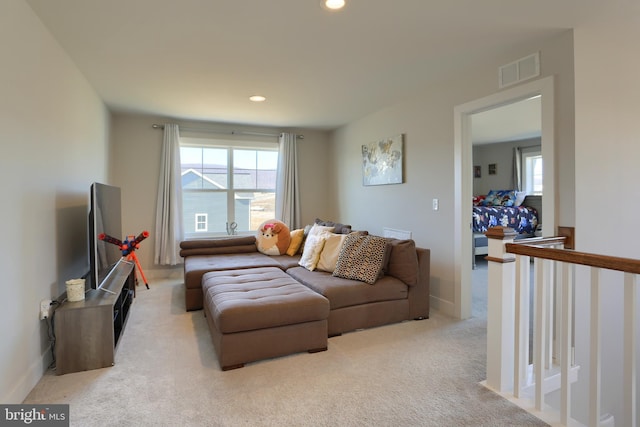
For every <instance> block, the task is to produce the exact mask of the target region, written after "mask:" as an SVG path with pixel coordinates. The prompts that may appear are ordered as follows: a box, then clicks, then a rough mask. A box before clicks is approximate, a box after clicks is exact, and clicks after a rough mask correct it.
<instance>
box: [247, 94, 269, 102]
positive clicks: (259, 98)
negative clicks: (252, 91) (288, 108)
mask: <svg viewBox="0 0 640 427" xmlns="http://www.w3.org/2000/svg"><path fill="white" fill-rule="evenodd" d="M249 99H250V100H251V101H253V102H262V101H266V99H267V98H265V97H264V96H262V95H253V96H250V97H249Z"/></svg>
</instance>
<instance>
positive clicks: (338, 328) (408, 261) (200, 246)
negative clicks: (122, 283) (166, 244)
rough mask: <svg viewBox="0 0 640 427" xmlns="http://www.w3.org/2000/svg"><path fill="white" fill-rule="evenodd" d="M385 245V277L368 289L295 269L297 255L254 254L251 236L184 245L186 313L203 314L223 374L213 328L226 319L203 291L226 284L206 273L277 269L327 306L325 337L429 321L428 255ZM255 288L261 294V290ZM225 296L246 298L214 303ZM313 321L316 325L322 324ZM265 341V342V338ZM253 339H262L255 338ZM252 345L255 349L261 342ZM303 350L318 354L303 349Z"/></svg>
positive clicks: (408, 246) (410, 244) (409, 245)
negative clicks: (410, 322) (422, 320)
mask: <svg viewBox="0 0 640 427" xmlns="http://www.w3.org/2000/svg"><path fill="white" fill-rule="evenodd" d="M389 243H390V246H391V250H390V252H389V256H388V261H387V262H386V266H385V269H384V275H383V276H382V277H380V278H379V279H378V280H377V281H376V282H375V283H374V284H373V285H371V284H367V283H364V282H360V281H357V280H351V279H344V278H340V277H334V276H333V275H332V274H331V273H329V272H324V271H318V270H314V271H309V270H307V269H305V268H304V267H301V266H300V265H299V264H298V261H299V260H300V255H295V256H288V255H280V256H269V255H264V254H262V253H260V252H258V250H257V248H256V245H255V237H254V236H246V237H240V236H234V237H229V238H220V239H205V240H189V241H184V242H182V243H181V245H180V246H181V252H180V254H181V256H182V257H184V283H185V306H186V309H187V310H188V311H190V310H199V309H202V308H203V307H204V308H205V314H206V315H207V320H208V322H209V327H210V329H211V333H212V338H213V340H214V344H216V342H217V344H216V350H217V351H218V358H219V360H220V361H221V366H222V367H223V369H225V365H224V364H223V362H222V359H223V358H224V359H228V358H227V357H226V356H225V355H223V354H222V350H221V349H220V347H219V344H220V343H221V342H222V341H221V340H222V339H223V338H224V333H223V332H222V331H220V329H221V327H220V325H216V324H215V322H216V321H219V320H216V319H218V318H221V317H226V316H227V315H226V314H224V313H223V314H220V310H221V308H220V306H216V302H215V301H214V300H215V298H214V297H213V296H211V295H210V296H209V297H205V298H203V286H204V285H205V282H207V281H209V283H207V285H206V286H205V289H206V292H211V294H212V295H213V294H214V293H215V292H216V291H214V290H212V289H211V288H212V287H213V286H220V285H221V284H223V282H224V280H222V281H221V280H220V279H217V283H212V282H211V281H212V280H213V281H216V279H215V278H214V277H213V276H216V274H212V275H208V276H205V275H206V274H207V273H209V272H225V271H227V272H231V273H232V275H233V277H234V279H233V280H237V279H236V278H237V277H241V276H242V275H243V271H246V273H247V274H252V273H253V272H256V271H259V270H265V271H277V270H274V269H273V268H274V267H275V268H276V269H279V270H280V271H282V272H284V273H286V276H288V277H290V278H292V279H294V281H295V282H296V283H300V284H302V285H304V286H305V287H306V288H308V289H311V290H312V291H314V292H315V293H317V294H319V295H322V296H323V297H324V298H326V299H327V300H328V305H329V313H328V318H327V319H325V320H326V324H327V326H326V328H327V330H326V332H325V337H326V336H329V337H330V336H335V335H340V334H342V333H344V332H349V331H353V330H357V329H363V328H370V327H375V326H381V325H385V324H389V323H396V322H401V321H404V320H411V319H424V318H428V317H429V278H430V277H429V275H430V271H429V270H430V251H429V249H423V248H416V246H415V242H414V241H413V240H394V239H389ZM220 275H222V276H224V273H222V274H217V276H220ZM203 276H204V278H203ZM283 277H284V276H283ZM255 285H256V284H255V283H250V284H246V285H244V284H243V285H241V286H245V288H243V289H242V291H243V292H244V293H246V292H249V291H250V292H254V291H255V289H256V286H255ZM247 286H248V287H247ZM258 288H261V289H263V291H264V287H263V286H258ZM229 295H231V298H237V297H238V295H240V296H243V295H244V294H243V293H240V294H239V293H238V292H235V293H231V294H228V295H225V296H223V297H220V296H218V297H217V298H218V299H219V300H221V301H225V304H227V305H228V298H229ZM285 297H286V296H285ZM206 298H208V300H207V299H206ZM225 298H226V299H225ZM278 298H282V296H278ZM234 303H235V302H234ZM284 309H286V308H284ZM242 310H244V312H245V315H247V314H246V311H247V310H249V309H248V308H246V307H244V308H242ZM216 316H217V317H216ZM317 320H318V321H320V319H317ZM244 333H246V332H243V334H244ZM272 333H273V328H271V329H269V334H272ZM252 334H254V335H256V332H255V331H252ZM263 335H265V336H266V334H263ZM257 337H258V338H263V337H262V336H261V335H260V333H259V332H258V333H257ZM236 339H238V338H237V337H236ZM287 341H290V338H289V339H283V341H282V345H283V346H285V344H286V342H287ZM256 342H258V343H259V342H260V339H258V340H257V341H256ZM239 345H240V344H239V342H238V346H239ZM287 345H288V344H287ZM272 347H278V345H275V346H273V345H272ZM236 350H237V349H236ZM307 350H309V351H311V350H317V349H312V348H307ZM296 351H301V350H300V349H298V350H296ZM280 354H284V353H280ZM252 356H255V355H248V354H245V355H241V356H239V358H237V359H238V360H235V361H234V364H237V366H242V364H243V363H244V362H248V361H252V360H258V359H256V358H255V357H252ZM267 357H268V356H267ZM263 358H264V357H263ZM233 367H236V366H233Z"/></svg>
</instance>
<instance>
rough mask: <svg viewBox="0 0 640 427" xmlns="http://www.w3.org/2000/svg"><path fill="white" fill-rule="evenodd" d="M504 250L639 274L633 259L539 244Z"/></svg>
mask: <svg viewBox="0 0 640 427" xmlns="http://www.w3.org/2000/svg"><path fill="white" fill-rule="evenodd" d="M505 249H506V251H507V252H508V253H511V254H516V255H527V256H532V257H536V258H543V259H549V260H553V261H561V262H568V263H571V264H580V265H586V266H589V267H598V268H606V269H609V270H616V271H623V272H625V273H634V274H640V260H637V259H633V258H621V257H614V256H608V255H598V254H592V253H588V252H577V251H574V250H570V249H556V248H545V247H541V246H540V245H539V244H535V243H533V244H529V243H528V242H521V243H507V244H505Z"/></svg>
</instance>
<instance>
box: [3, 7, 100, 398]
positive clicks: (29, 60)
mask: <svg viewBox="0 0 640 427" xmlns="http://www.w3.org/2000/svg"><path fill="white" fill-rule="evenodd" d="M0 57H1V58H2V66H1V67H0V82H2V85H1V86H0V128H1V129H2V132H3V134H2V155H0V182H2V209H1V210H0V224H2V239H3V250H2V257H0V271H2V283H3V286H2V300H3V304H2V310H0V325H2V333H1V334H2V339H1V340H0V378H1V379H2V380H0V402H2V403H20V402H22V400H23V399H24V397H25V396H26V395H27V394H28V393H29V391H30V390H31V389H32V387H33V386H34V385H35V384H36V383H37V382H38V381H39V380H40V378H41V376H42V374H43V372H44V371H45V370H46V367H47V366H48V365H49V363H50V361H51V355H50V351H49V342H48V339H47V333H46V331H47V328H46V322H43V321H40V320H39V306H40V300H42V299H52V298H56V297H58V296H59V295H60V294H61V293H62V292H64V282H65V280H67V279H70V278H73V277H78V275H82V274H84V273H85V272H86V270H85V269H86V268H87V267H88V263H87V261H86V259H87V258H86V257H87V252H86V249H87V243H86V221H87V205H88V197H89V186H90V184H91V182H92V181H94V180H105V179H106V178H107V175H106V171H107V170H106V165H107V162H108V157H109V153H108V148H107V147H108V144H107V141H108V132H109V115H108V112H107V110H106V108H105V107H104V105H103V103H102V101H101V100H100V98H99V97H98V96H97V94H96V93H95V91H94V90H93V89H92V88H91V87H90V86H89V84H88V83H87V82H86V80H85V79H84V77H83V76H82V75H81V74H80V72H79V71H78V70H77V68H76V67H75V65H74V64H73V63H72V62H71V61H70V60H69V58H68V57H67V55H66V54H65V53H64V51H62V50H61V48H60V47H59V46H58V44H57V43H56V42H55V41H54V40H53V38H52V37H51V36H50V35H49V33H48V32H47V30H46V29H45V28H44V27H43V25H42V24H41V22H40V21H39V20H38V18H37V17H36V16H35V14H34V13H33V12H32V10H31V9H30V7H29V6H28V5H27V4H26V3H25V2H24V1H22V0H3V1H2V2H0Z"/></svg>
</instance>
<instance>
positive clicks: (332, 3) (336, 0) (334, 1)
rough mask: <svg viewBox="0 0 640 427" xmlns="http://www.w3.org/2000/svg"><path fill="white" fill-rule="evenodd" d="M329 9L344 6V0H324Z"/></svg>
mask: <svg viewBox="0 0 640 427" xmlns="http://www.w3.org/2000/svg"><path fill="white" fill-rule="evenodd" d="M323 3H324V5H325V7H326V8H327V9H331V10H338V9H342V8H343V7H344V0H323Z"/></svg>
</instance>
